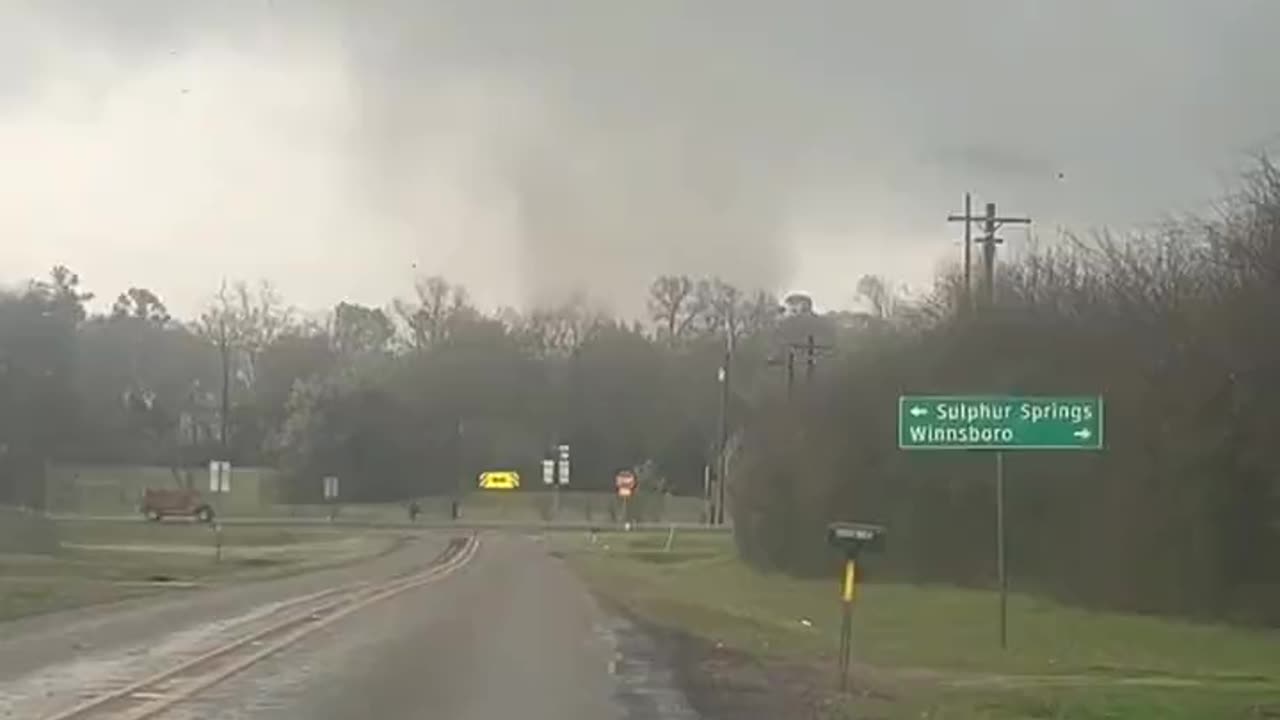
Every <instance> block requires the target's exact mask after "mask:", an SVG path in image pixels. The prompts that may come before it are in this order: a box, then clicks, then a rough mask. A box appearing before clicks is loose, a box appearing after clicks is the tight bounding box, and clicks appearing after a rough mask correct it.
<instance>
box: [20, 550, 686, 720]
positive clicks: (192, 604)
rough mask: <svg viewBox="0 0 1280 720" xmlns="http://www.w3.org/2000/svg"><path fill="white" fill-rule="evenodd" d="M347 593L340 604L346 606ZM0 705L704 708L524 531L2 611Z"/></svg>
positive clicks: (83, 716)
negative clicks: (219, 584)
mask: <svg viewBox="0 0 1280 720" xmlns="http://www.w3.org/2000/svg"><path fill="white" fill-rule="evenodd" d="M335 608H336V609H335ZM0 717H22V718H46V719H51V718H57V719H58V720H100V719H103V718H117V717H131V718H132V717H149V718H150V717H155V718H167V719H169V720H174V719H177V718H184V719H185V718H192V719H194V718H214V717H216V718H220V719H241V718H243V719H252V720H297V719H299V718H307V719H308V720H348V719H350V720H365V719H366V718H378V720H409V719H410V718H424V717H428V718H433V719H434V720H498V719H501V718H518V719H521V720H544V719H545V720H642V719H644V720H648V719H651V718H652V719H658V718H661V720H695V719H696V718H697V715H696V714H694V713H693V712H692V711H691V710H690V709H689V707H688V705H687V704H686V703H685V701H684V699H683V695H682V694H681V693H680V691H679V690H678V689H677V688H676V687H675V683H674V681H673V680H672V679H671V674H670V673H669V672H666V671H665V670H663V669H662V667H661V663H660V660H659V659H658V656H657V654H656V653H654V652H653V651H652V646H648V649H646V646H645V644H644V642H643V635H642V634H639V633H638V632H637V631H636V630H635V629H634V628H632V627H631V626H629V625H628V624H627V623H626V622H625V621H623V620H620V619H618V618H615V617H611V616H609V615H608V614H606V613H605V612H603V611H602V610H601V608H599V607H598V606H597V605H596V603H595V602H594V600H593V599H592V598H591V596H590V594H589V593H588V592H587V591H586V590H585V589H584V587H583V586H582V585H581V584H580V583H579V581H578V580H577V579H576V578H575V577H574V576H573V575H572V574H571V573H570V572H569V571H568V569H567V568H566V567H565V566H564V565H563V564H562V563H561V561H560V560H558V559H556V558H555V557H552V555H551V554H550V553H549V552H547V550H546V548H545V547H544V546H543V543H542V542H541V541H540V540H538V539H537V538H532V537H529V536H528V535H526V534H521V533H496V532H486V533H480V534H478V535H474V536H473V535H468V534H456V533H423V534H422V535H421V537H420V539H419V541H417V542H415V543H411V544H409V545H408V546H406V547H405V548H403V549H401V550H399V551H396V552H395V553H392V554H391V555H388V556H384V557H382V558H379V559H376V560H372V561H369V562H367V563H364V564H362V565H359V566H353V567H349V568H344V569H341V570H328V571H322V572H318V573H314V574H311V575H305V576H300V577H295V578H290V579H284V580H276V581H268V582H262V583H252V584H247V585H243V586H238V587H227V588H221V589H218V590H209V591H196V592H192V593H180V594H174V595H166V596H163V597H161V598H159V599H150V600H145V601H138V602H128V603H122V604H118V605H115V606H106V607H99V608H86V609H82V610H78V611H73V612H68V613H58V614H56V615H50V616H47V617H43V618H31V619H28V620H22V621H16V622H12V623H7V624H0Z"/></svg>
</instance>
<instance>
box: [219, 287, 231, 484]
mask: <svg viewBox="0 0 1280 720" xmlns="http://www.w3.org/2000/svg"><path fill="white" fill-rule="evenodd" d="M218 350H219V352H220V354H221V355H222V417H221V418H220V421H221V422H220V423H219V427H218V441H219V443H220V444H221V445H222V457H223V459H224V460H225V459H226V458H227V456H228V450H227V441H228V439H227V428H228V427H229V421H230V415H231V338H230V337H228V336H227V317H226V313H225V312H224V313H223V315H222V318H221V319H220V320H219V321H218Z"/></svg>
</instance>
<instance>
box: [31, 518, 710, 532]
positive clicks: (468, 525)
mask: <svg viewBox="0 0 1280 720" xmlns="http://www.w3.org/2000/svg"><path fill="white" fill-rule="evenodd" d="M49 517H50V518H52V519H54V520H82V521H92V522H112V523H144V522H147V520H146V519H145V518H143V517H142V516H141V515H69V514H50V515H49ZM164 522H174V523H181V522H187V521H185V520H166V521H164ZM218 522H220V523H222V524H223V525H250V526H263V525H300V526H314V527H350V528H360V529H364V528H387V529H391V530H459V531H468V530H510V531H517V532H539V531H543V530H580V531H582V532H589V531H590V530H591V529H592V528H595V529H597V530H599V531H601V532H606V531H611V530H621V529H622V527H621V526H620V525H618V524H616V523H612V522H607V523H588V522H580V521H574V522H559V523H556V522H528V521H521V520H514V521H509V522H503V521H501V520H492V521H475V522H473V521H469V520H467V519H466V518H463V519H460V520H457V521H452V522H451V521H448V520H434V519H433V520H419V521H418V522H416V523H415V522H409V521H408V520H405V521H401V522H393V521H380V520H363V519H351V520H344V519H343V518H342V517H341V516H339V517H338V518H337V519H335V520H332V521H330V520H329V519H327V518H323V517H287V516H261V517H245V516H232V517H220V518H219V519H218ZM672 527H674V528H675V529H676V532H681V533H683V532H708V533H726V532H730V531H731V530H732V529H733V528H732V526H730V525H721V526H712V525H703V524H701V523H688V522H683V523H681V522H677V523H662V522H653V523H642V524H639V525H636V526H633V528H632V529H633V530H649V531H657V530H663V531H665V530H669V529H670V528H672Z"/></svg>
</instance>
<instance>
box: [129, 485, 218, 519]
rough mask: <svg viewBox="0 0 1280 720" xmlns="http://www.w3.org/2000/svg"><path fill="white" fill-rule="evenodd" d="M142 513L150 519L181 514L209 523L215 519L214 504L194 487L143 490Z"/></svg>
mask: <svg viewBox="0 0 1280 720" xmlns="http://www.w3.org/2000/svg"><path fill="white" fill-rule="evenodd" d="M142 514H143V515H145V516H146V518H147V519H148V520H162V519H163V518H165V517H166V516H169V515H181V516H184V517H193V518H195V519H196V520H199V521H200V522H206V523H207V522H211V521H212V520H213V506H211V505H209V503H207V502H205V501H204V497H203V496H201V495H200V491H199V490H196V489H194V488H174V489H170V488H147V489H146V490H143V491H142Z"/></svg>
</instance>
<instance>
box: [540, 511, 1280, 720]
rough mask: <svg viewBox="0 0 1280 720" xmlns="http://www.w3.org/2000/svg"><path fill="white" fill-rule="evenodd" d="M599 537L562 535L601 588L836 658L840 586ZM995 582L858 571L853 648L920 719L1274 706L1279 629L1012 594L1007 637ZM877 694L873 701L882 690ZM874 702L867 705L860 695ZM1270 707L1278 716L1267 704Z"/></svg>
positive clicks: (1224, 719) (723, 542)
mask: <svg viewBox="0 0 1280 720" xmlns="http://www.w3.org/2000/svg"><path fill="white" fill-rule="evenodd" d="M665 540H666V538H665V536H660V535H643V534H641V535H618V534H612V535H603V536H601V538H600V540H599V542H598V543H596V544H595V545H591V544H589V543H587V542H584V541H583V540H582V539H581V537H580V536H579V537H572V536H559V537H558V538H557V539H556V540H555V542H556V543H557V547H558V549H559V550H560V551H561V552H563V553H564V554H565V556H566V558H567V559H568V560H569V562H570V563H571V564H572V565H573V566H574V567H575V568H576V569H577V570H578V572H579V573H580V574H581V575H582V576H583V577H584V578H585V579H586V580H587V581H588V583H589V584H591V585H592V586H593V587H594V588H596V589H597V590H598V591H599V592H601V593H602V594H604V595H605V596H607V597H609V598H611V599H612V600H614V601H616V602H619V603H621V604H622V605H623V606H625V607H626V608H628V609H629V610H631V611H632V612H635V613H637V614H639V615H640V616H642V617H645V618H647V619H649V620H652V621H655V622H657V623H660V624H663V625H667V626H672V627H676V628H679V629H684V630H687V631H691V632H693V633H695V634H696V635H699V636H701V637H703V638H705V639H707V640H709V641H712V642H716V643H722V644H723V645H725V646H728V647H731V648H735V649H739V650H743V651H746V652H748V653H751V654H753V655H756V656H760V657H764V658H767V659H771V660H776V661H779V662H789V663H794V662H802V663H810V664H812V665H814V666H815V667H817V668H823V667H829V666H830V665H831V663H832V662H833V660H832V658H834V655H835V653H836V650H837V644H838V636H837V632H838V628H839V622H840V621H839V617H840V616H839V612H840V607H839V602H838V592H839V589H838V588H839V586H838V581H837V579H836V573H835V572H833V574H832V579H831V580H829V581H826V580H824V581H804V580H795V579H791V578H787V577H783V576H778V575H767V574H761V573H757V572H754V571H752V570H750V569H748V568H746V567H745V566H743V565H742V564H741V563H739V562H738V561H737V560H736V559H735V558H734V557H733V554H732V549H731V547H730V545H731V541H730V540H729V539H728V538H725V537H716V536H692V535H688V536H683V537H680V538H678V539H677V541H676V545H675V548H674V549H673V550H672V551H671V552H663V550H662V547H661V546H662V545H663V543H664V542H665ZM997 607H998V605H997V598H996V595H995V594H994V593H991V592H985V591H977V590H962V589H956V588H951V587H942V586H936V587H933V586H913V585H898V584H864V585H862V586H861V587H860V591H859V598H858V602H857V605H856V609H855V612H854V647H855V655H856V658H855V662H857V663H859V664H860V666H861V665H862V664H866V665H867V666H868V667H867V670H866V673H867V676H868V678H869V680H870V682H871V684H872V685H873V686H876V685H883V686H884V687H885V688H888V690H887V694H888V695H890V696H892V698H893V699H892V700H891V701H882V704H883V705H884V707H883V708H882V709H881V710H879V711H877V712H881V713H882V715H883V716H885V717H913V718H963V719H965V720H968V719H969V718H991V719H993V720H994V719H999V720H1005V719H1006V718H1055V719H1062V720H1085V719H1088V720H1093V719H1095V718H1097V719H1099V720H1101V719H1102V718H1135V719H1139V720H1144V719H1146V718H1152V719H1153V720H1154V718H1176V719H1181V718H1187V719H1188V720H1190V719H1191V718H1206V719H1214V720H1216V719H1221V720H1230V719H1234V718H1240V719H1244V718H1249V719H1253V718H1272V717H1280V632H1277V631H1274V630H1270V631H1268V630H1261V629H1250V628H1240V627H1228V626H1223V625H1209V624H1195V623H1190V622H1181V621H1177V620H1171V619H1163V618H1155V617H1145V616H1137V615H1127V614H1120V613H1102V612H1090V611H1087V610H1081V609H1078V608H1071V607H1066V606H1063V605H1060V604H1057V603H1055V602H1052V601H1050V600H1046V599H1043V598H1037V597H1032V596H1026V595H1014V596H1011V598H1010V606H1009V634H1010V647H1009V649H1008V650H1001V649H1000V648H999V647H998V643H997ZM867 702H871V704H873V705H874V704H875V703H874V702H873V701H867ZM863 710H864V712H865V711H866V708H863ZM1267 713H1270V714H1267Z"/></svg>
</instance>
